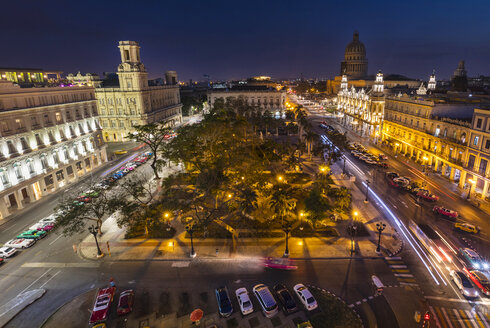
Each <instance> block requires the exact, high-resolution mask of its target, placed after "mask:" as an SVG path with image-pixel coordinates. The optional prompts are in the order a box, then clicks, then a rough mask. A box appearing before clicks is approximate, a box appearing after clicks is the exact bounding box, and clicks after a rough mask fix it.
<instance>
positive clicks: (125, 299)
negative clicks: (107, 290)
mask: <svg viewBox="0 0 490 328" xmlns="http://www.w3.org/2000/svg"><path fill="white" fill-rule="evenodd" d="M133 304H134V292H133V291H132V290H131V289H130V290H125V291H124V292H122V293H121V295H119V302H118V303H117V315H125V314H128V313H130V312H131V311H133Z"/></svg>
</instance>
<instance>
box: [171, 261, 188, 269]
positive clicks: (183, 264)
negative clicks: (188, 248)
mask: <svg viewBox="0 0 490 328" xmlns="http://www.w3.org/2000/svg"><path fill="white" fill-rule="evenodd" d="M189 264H191V262H190V261H179V262H173V263H172V268H187V267H188V266H189Z"/></svg>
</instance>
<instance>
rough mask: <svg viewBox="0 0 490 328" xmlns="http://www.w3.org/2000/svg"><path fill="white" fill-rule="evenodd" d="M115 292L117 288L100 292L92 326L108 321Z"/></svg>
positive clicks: (92, 317) (92, 316) (91, 318)
mask: <svg viewBox="0 0 490 328" xmlns="http://www.w3.org/2000/svg"><path fill="white" fill-rule="evenodd" d="M115 292H116V287H107V288H102V289H100V290H99V292H98V293H97V298H96V299H95V304H94V309H93V310H92V315H91V316H90V323H91V324H93V323H98V322H102V321H105V320H106V319H107V314H108V313H109V308H110V307H111V303H112V300H113V299H114V294H115Z"/></svg>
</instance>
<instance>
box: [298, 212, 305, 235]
mask: <svg viewBox="0 0 490 328" xmlns="http://www.w3.org/2000/svg"><path fill="white" fill-rule="evenodd" d="M303 216H305V213H303V211H301V212H299V217H300V218H301V223H300V225H299V230H301V231H302V230H303Z"/></svg>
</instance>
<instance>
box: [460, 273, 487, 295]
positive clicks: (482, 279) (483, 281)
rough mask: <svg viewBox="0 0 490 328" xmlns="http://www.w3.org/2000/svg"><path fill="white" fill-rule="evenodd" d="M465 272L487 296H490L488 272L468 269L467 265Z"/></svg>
mask: <svg viewBox="0 0 490 328" xmlns="http://www.w3.org/2000/svg"><path fill="white" fill-rule="evenodd" d="M464 272H465V273H466V275H467V276H468V278H470V279H471V281H473V282H474V283H475V285H476V286H477V287H478V288H480V290H481V292H482V293H483V294H485V295H487V296H490V281H489V278H488V276H487V275H486V274H484V273H483V272H481V271H478V270H472V271H468V269H467V268H466V267H465V268H464Z"/></svg>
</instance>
